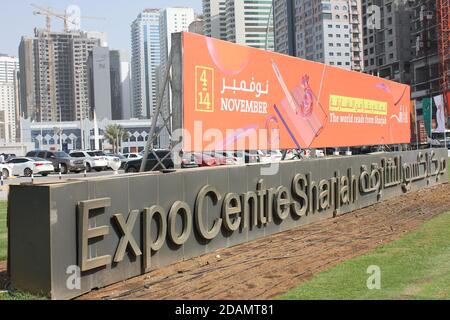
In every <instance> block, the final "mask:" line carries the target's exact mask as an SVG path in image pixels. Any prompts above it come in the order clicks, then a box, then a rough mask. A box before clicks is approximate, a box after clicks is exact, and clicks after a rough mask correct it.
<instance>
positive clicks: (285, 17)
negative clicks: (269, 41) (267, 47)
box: [273, 0, 297, 57]
mask: <svg viewBox="0 0 450 320" xmlns="http://www.w3.org/2000/svg"><path fill="white" fill-rule="evenodd" d="M295 2H296V1H295V0H285V1H274V2H273V16H274V18H273V19H274V22H276V23H274V37H275V44H274V45H275V50H276V51H277V52H280V53H284V54H287V55H290V56H294V57H295V56H297V54H296V46H295V11H294V10H295Z"/></svg>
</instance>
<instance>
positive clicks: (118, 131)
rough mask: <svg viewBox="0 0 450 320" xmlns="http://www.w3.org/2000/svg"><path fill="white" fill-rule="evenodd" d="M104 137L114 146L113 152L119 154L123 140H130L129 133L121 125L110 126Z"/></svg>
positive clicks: (106, 129)
mask: <svg viewBox="0 0 450 320" xmlns="http://www.w3.org/2000/svg"><path fill="white" fill-rule="evenodd" d="M104 136H105V138H106V139H108V140H109V143H111V144H112V145H113V152H114V153H119V149H120V146H121V145H122V140H124V139H128V132H126V131H125V130H124V129H123V127H122V126H121V125H120V124H110V125H108V126H107V127H106V128H105V133H104Z"/></svg>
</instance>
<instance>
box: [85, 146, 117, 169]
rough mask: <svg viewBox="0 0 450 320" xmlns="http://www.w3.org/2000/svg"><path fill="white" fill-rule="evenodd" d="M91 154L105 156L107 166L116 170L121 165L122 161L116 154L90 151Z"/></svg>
mask: <svg viewBox="0 0 450 320" xmlns="http://www.w3.org/2000/svg"><path fill="white" fill-rule="evenodd" d="M87 153H88V154H89V155H92V154H93V155H94V156H95V157H103V158H105V159H106V161H107V162H108V165H107V167H108V168H110V169H113V170H116V168H120V167H121V161H120V158H119V157H117V156H115V155H108V154H106V153H104V152H103V151H88V152H87Z"/></svg>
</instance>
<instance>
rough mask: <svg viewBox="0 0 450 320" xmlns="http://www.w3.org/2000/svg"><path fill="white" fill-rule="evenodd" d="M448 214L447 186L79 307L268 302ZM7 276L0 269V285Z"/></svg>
mask: <svg viewBox="0 0 450 320" xmlns="http://www.w3.org/2000/svg"><path fill="white" fill-rule="evenodd" d="M446 211H450V184H444V185H439V186H435V187H432V188H428V189H424V190H421V191H419V192H414V193H410V194H406V195H403V196H401V197H398V198H395V199H391V200H388V201H385V202H381V203H378V204H375V205H373V206H370V207H367V208H364V209H361V210H358V211H354V212H351V213H348V214H345V215H342V216H339V217H337V218H334V219H327V220H323V221H320V222H316V223H312V224H309V225H306V226H302V227H298V228H295V229H292V230H289V231H285V232H282V233H278V234H275V235H272V236H269V237H266V238H263V239H259V240H256V241H252V242H248V243H244V244H241V245H238V246H235V247H232V248H227V249H221V250H218V251H216V252H214V253H210V254H206V255H204V256H201V257H197V258H193V259H190V260H187V261H183V262H179V263H176V264H173V265H170V266H167V267H164V268H161V269H159V270H155V271H152V272H150V273H147V274H145V275H142V276H139V277H135V278H133V279H130V280H127V281H123V282H120V283H117V284H114V285H111V286H108V287H106V288H103V289H100V290H95V291H92V292H91V293H89V294H86V295H84V296H82V297H80V299H244V300H247V299H250V300H251V299H269V298H273V297H275V296H277V295H279V294H282V293H284V292H286V291H288V290H289V289H291V288H293V287H295V286H297V285H299V284H300V283H302V282H304V281H306V280H308V279H310V278H311V277H312V276H313V275H314V274H317V273H318V272H321V271H323V270H325V269H328V268H330V267H332V266H334V265H336V264H338V263H339V262H342V261H344V260H347V259H349V258H352V257H355V256H359V255H362V254H364V253H366V252H368V251H371V250H373V249H374V248H376V247H377V246H379V245H381V244H383V243H386V242H389V241H392V240H395V239H397V238H399V237H401V236H402V235H403V234H405V233H406V232H409V231H411V230H414V229H417V228H418V227H419V226H420V225H421V224H422V223H423V222H424V221H426V220H429V219H431V218H432V217H434V216H436V215H438V214H440V213H442V212H446ZM5 268H6V265H5V263H1V262H0V284H1V283H2V275H4V276H6V273H5V272H4V270H5ZM2 270H3V271H2ZM0 288H1V286H0Z"/></svg>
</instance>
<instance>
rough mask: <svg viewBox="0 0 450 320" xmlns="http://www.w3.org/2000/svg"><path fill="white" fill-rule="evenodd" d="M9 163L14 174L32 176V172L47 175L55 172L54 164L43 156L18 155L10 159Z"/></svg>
mask: <svg viewBox="0 0 450 320" xmlns="http://www.w3.org/2000/svg"><path fill="white" fill-rule="evenodd" d="M8 164H9V165H10V166H11V173H12V175H14V176H25V177H31V175H32V174H40V175H42V176H44V177H46V176H48V175H49V174H50V173H52V172H54V167H53V164H52V163H51V162H50V161H47V160H45V159H42V158H36V157H18V158H13V159H11V160H9V161H8Z"/></svg>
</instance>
